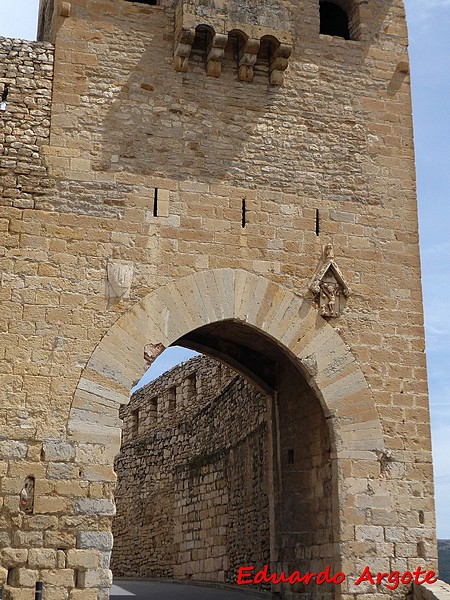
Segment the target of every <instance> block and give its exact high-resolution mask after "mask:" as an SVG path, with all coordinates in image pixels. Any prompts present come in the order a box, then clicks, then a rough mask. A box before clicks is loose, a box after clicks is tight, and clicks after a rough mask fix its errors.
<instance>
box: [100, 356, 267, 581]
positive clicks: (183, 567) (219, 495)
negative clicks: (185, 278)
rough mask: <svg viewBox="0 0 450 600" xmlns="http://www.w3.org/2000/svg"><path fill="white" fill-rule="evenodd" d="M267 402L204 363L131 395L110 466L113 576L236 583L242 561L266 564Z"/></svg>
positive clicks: (178, 370)
mask: <svg viewBox="0 0 450 600" xmlns="http://www.w3.org/2000/svg"><path fill="white" fill-rule="evenodd" d="M194 377H195V380H194ZM172 392H173V395H172V396H170V395H171V394H172ZM170 397H171V398H172V401H170ZM266 403H267V398H266V396H265V395H264V394H262V393H261V392H259V391H258V390H257V389H256V388H254V387H253V386H252V385H250V384H249V383H248V382H246V381H245V380H244V379H242V378H241V377H240V376H238V375H236V373H235V372H234V371H232V370H231V369H229V368H227V367H225V366H223V365H221V364H219V363H217V362H215V361H213V360H211V359H208V358H206V357H204V356H200V357H196V358H194V359H192V360H190V361H188V362H187V363H185V364H182V365H180V366H178V367H176V368H174V369H172V370H171V371H169V372H168V373H166V374H164V375H162V376H161V377H159V378H158V379H157V380H155V381H154V382H151V383H150V384H148V385H147V386H145V387H143V388H142V389H140V390H138V391H137V392H136V393H135V394H134V395H133V396H132V398H131V401H130V404H129V405H128V406H126V407H124V408H123V409H122V415H121V416H122V417H123V418H124V430H123V432H124V443H123V446H122V450H121V453H120V454H119V456H118V458H117V460H116V470H117V476H118V487H117V491H116V504H117V516H116V518H115V520H114V526H113V527H114V550H113V556H112V569H113V572H114V573H115V575H122V576H141V577H155V576H156V577H176V578H182V579H184V578H193V579H199V580H206V581H208V580H211V581H235V580H236V576H237V569H238V567H239V566H241V565H242V564H244V562H245V561H249V560H250V561H251V563H252V564H258V565H261V566H262V565H264V564H266V563H268V561H269V505H268V481H267V477H268V466H267V460H268V458H267V451H268V441H267V420H266V419H267V415H266ZM156 405H157V406H158V409H157V410H155V407H156ZM137 413H138V414H139V416H138V417H137Z"/></svg>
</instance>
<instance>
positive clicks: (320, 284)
mask: <svg viewBox="0 0 450 600" xmlns="http://www.w3.org/2000/svg"><path fill="white" fill-rule="evenodd" d="M309 289H310V290H311V292H312V293H313V294H314V296H315V298H316V302H317V304H318V305H319V311H320V314H321V315H322V317H331V318H336V317H339V316H340V315H341V314H342V311H343V310H344V308H345V299H346V298H348V296H349V295H350V288H349V287H348V285H347V282H346V281H345V279H344V276H343V275H342V273H341V271H340V269H339V267H338V266H337V264H336V262H335V260H334V250H333V246H332V244H326V246H324V248H323V253H322V259H321V261H320V263H319V267H318V269H317V272H316V274H315V275H314V278H313V280H312V281H311V283H310V286H309Z"/></svg>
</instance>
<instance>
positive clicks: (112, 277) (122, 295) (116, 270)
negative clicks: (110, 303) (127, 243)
mask: <svg viewBox="0 0 450 600" xmlns="http://www.w3.org/2000/svg"><path fill="white" fill-rule="evenodd" d="M132 280H133V265H132V264H131V263H125V262H115V261H110V262H109V263H108V285H107V296H108V298H112V299H115V298H117V299H120V300H127V299H128V298H129V297H130V290H131V282H132Z"/></svg>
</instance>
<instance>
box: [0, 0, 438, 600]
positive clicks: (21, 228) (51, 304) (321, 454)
mask: <svg viewBox="0 0 450 600" xmlns="http://www.w3.org/2000/svg"><path fill="white" fill-rule="evenodd" d="M336 4H338V5H339V7H340V9H342V10H343V11H344V15H346V17H345V18H346V19H348V31H349V36H348V37H349V38H350V39H348V40H347V39H344V38H343V37H339V36H330V35H325V34H321V33H320V31H321V29H320V28H321V24H320V3H319V1H318V0H301V1H300V0H298V1H295V2H294V1H291V0H261V1H259V2H255V3H250V2H246V3H240V2H234V1H233V0H229V1H228V0H224V1H223V2H217V3H215V4H214V7H215V8H214V9H213V8H212V4H208V7H205V6H204V3H203V2H200V0H199V1H197V0H178V1H177V2H175V3H174V4H172V2H171V0H161V3H160V4H158V5H155V6H151V5H148V4H143V3H139V2H129V1H127V0H72V1H71V2H61V1H60V0H42V1H41V6H40V17H39V34H38V38H39V40H40V41H38V42H35V43H34V42H25V41H22V40H10V39H3V38H2V39H0V86H2V85H3V87H4V86H5V85H6V86H8V87H9V93H8V98H7V106H6V110H5V111H0V227H1V231H2V244H1V251H0V269H1V270H0V278H1V279H0V298H1V302H2V310H1V313H0V332H1V334H0V353H1V359H2V360H1V362H0V377H1V382H0V383H1V385H0V390H1V395H0V403H1V404H0V406H1V409H0V585H1V586H3V588H4V598H5V599H6V600H32V599H33V597H34V586H35V583H36V581H42V582H43V586H44V597H45V600H80V599H82V600H105V599H106V598H108V597H109V587H110V583H111V578H112V574H111V571H110V568H109V557H110V551H111V548H112V544H113V542H112V536H111V531H112V522H113V519H114V515H115V512H116V507H115V503H114V491H115V488H116V473H115V471H114V458H115V457H116V455H117V454H118V453H119V450H120V444H121V431H122V419H121V418H120V414H119V409H120V407H121V406H122V405H125V404H127V403H128V401H129V396H130V389H131V387H132V385H133V384H134V382H135V381H136V380H137V379H139V377H140V376H141V375H142V373H143V371H144V369H145V368H146V366H148V362H147V360H145V359H144V353H145V356H146V358H147V359H150V362H151V360H152V357H153V356H154V355H155V354H157V352H158V351H159V350H161V349H162V348H166V347H168V346H170V345H172V344H181V345H183V346H186V347H189V348H193V349H195V350H198V351H200V352H203V353H206V354H208V355H210V356H212V357H213V358H214V357H215V358H218V359H219V360H221V361H222V362H224V363H226V364H227V365H228V366H229V367H230V368H233V369H235V370H236V371H237V372H238V373H239V374H240V375H242V376H244V377H245V378H247V379H248V380H249V381H250V382H252V384H253V385H256V386H257V387H258V389H260V390H261V391H263V392H264V393H265V394H267V395H269V397H270V398H271V402H270V406H269V409H268V412H267V414H268V417H267V439H268V447H267V470H266V472H265V475H264V476H265V477H266V478H267V489H268V492H267V494H268V505H269V534H268V538H269V554H270V569H271V570H272V571H276V570H282V569H285V570H293V569H295V568H297V567H298V566H299V565H300V566H301V565H308V568H309V569H314V568H319V567H321V566H323V565H324V564H329V565H331V566H332V568H333V569H335V570H342V571H343V572H344V573H345V574H346V575H347V578H346V580H345V582H344V583H343V584H342V585H341V586H337V587H333V589H325V588H323V589H321V590H317V589H313V588H311V589H310V590H309V591H310V592H311V593H312V594H313V595H314V596H315V597H318V596H320V597H321V598H322V597H325V596H327V598H331V596H336V597H339V598H343V599H344V600H351V599H352V600H353V599H354V598H355V597H359V596H361V597H362V596H364V598H366V597H367V594H369V595H373V596H374V598H376V597H377V596H378V594H379V590H378V589H377V588H376V586H372V585H370V584H367V585H361V586H359V587H358V586H354V584H353V583H352V582H354V576H355V574H358V573H360V572H361V567H364V566H366V565H369V566H370V567H371V568H372V569H374V570H375V571H378V570H382V571H390V570H399V571H404V570H407V569H414V568H416V567H417V566H418V565H422V566H424V567H427V568H435V567H436V556H437V552H436V539H435V513H434V500H433V476H432V456H431V441H430V424H429V408H428V398H427V379H426V363H425V355H424V334H423V311H422V295H421V283H420V259H419V248H418V231H417V205H416V191H415V174H414V151H413V132H412V121H411V99H410V78H409V68H408V55H407V43H408V41H407V31H406V23H405V13H404V7H403V2H402V1H401V0H376V1H375V0H367V1H366V2H360V1H359V0H345V1H344V0H342V1H341V0H339V1H338V0H336ZM180 23H181V25H180ZM184 29H186V30H188V33H187V34H186V36H187V38H188V39H187V41H186V40H185V39H184V38H183V36H184V35H185V34H184ZM189 32H190V33H189ZM192 32H194V39H193V40H192V45H191V46H190V48H188V47H186V48H181V50H182V51H178V54H177V48H179V46H180V44H181V45H183V44H184V45H185V46H189V43H190V40H191V38H192ZM189 36H190V37H189ZM188 42H189V43H188ZM183 52H184V54H183ZM177 56H178V57H179V61H180V62H182V63H183V64H182V67H183V68H182V69H181V70H177V68H176V67H177V64H176V63H177V60H178V58H177ZM185 59H186V61H185ZM183 61H185V62H186V64H184V62H183ZM174 63H175V64H174ZM174 67H175V68H174ZM0 89H1V87H0ZM328 244H332V246H333V248H334V253H335V257H336V263H337V264H338V266H339V269H340V271H341V273H342V274H343V276H344V278H345V280H346V282H347V285H348V286H349V288H350V289H351V292H352V293H351V295H349V297H348V298H347V299H346V305H345V306H343V307H341V308H342V310H340V311H339V313H340V314H337V315H336V316H327V315H323V316H322V315H321V314H320V306H318V304H317V302H316V300H317V297H316V296H315V294H314V293H313V292H311V290H310V289H309V286H310V283H311V280H312V279H313V277H314V274H315V273H316V270H317V266H318V261H319V259H320V256H321V255H322V252H323V248H324V247H326V246H327V245H328ZM112 265H116V266H118V269H117V270H115V269H114V268H112ZM108 266H109V267H110V268H109V269H108ZM124 267H126V269H125V268H124ZM125 275H126V276H125ZM111 284H113V285H111ZM122 290H123V293H122ZM331 308H332V307H331V306H330V304H329V303H328V309H329V310H330V311H331ZM335 312H337V311H335ZM155 349H158V350H155ZM304 419H306V421H305V426H304V427H303V429H300V431H301V432H302V434H301V435H299V433H298V431H299V424H300V421H302V420H304ZM308 419H309V420H308ZM246 452H247V450H246ZM251 452H252V450H251V449H250V448H249V449H248V453H249V456H250V455H251ZM302 457H304V460H305V461H306V463H305V464H307V465H310V466H311V469H309V468H308V469H307V472H303V471H302V470H301V469H300V468H298V469H297V467H298V466H299V465H301V464H302V462H301V461H302ZM292 458H293V459H294V461H295V462H294V463H292V462H291V460H292ZM293 465H294V466H293ZM205 468H206V467H205ZM204 475H205V477H206V478H208V477H209V476H210V479H211V481H210V482H209V483H208V484H207V485H208V486H210V487H209V488H208V490H207V492H208V493H211V494H215V493H217V494H218V496H217V497H219V496H220V494H221V493H225V492H224V491H223V489H222V488H221V489H220V491H219V488H218V487H217V489H214V485H215V484H214V477H212V475H213V473H210V474H209V476H208V475H207V474H206V473H205V474H204ZM28 478H29V479H28ZM27 479H28V481H31V480H34V496H33V507H32V511H31V510H30V507H29V506H28V505H27V510H22V508H21V503H20V499H21V494H22V490H23V489H24V482H25V481H26V480H27ZM208 481H209V480H208ZM219 481H220V480H219ZM188 489H189V488H188ZM194 491H195V490H194V489H193V490H192V492H194ZM27 493H28V492H27ZM179 493H180V502H184V503H185V505H186V510H188V511H189V510H190V509H189V508H188V507H189V506H190V504H189V494H188V493H187V492H186V491H185V490H184V488H183V491H182V490H180V491H179ZM201 501H202V500H201V497H198V496H193V497H192V502H201ZM180 544H187V541H186V540H180ZM220 545H221V544H220V543H218V544H217V546H218V547H220ZM218 554H220V551H218ZM199 560H202V559H199ZM236 560H237V559H236ZM187 562H188V561H186V562H183V561H182V562H181V563H180V565H177V566H178V567H180V569H181V571H180V574H182V575H184V573H186V571H184V570H183V569H185V567H186V565H187ZM174 567H175V565H174ZM213 570H214V567H211V568H208V572H209V573H210V572H212V571H213ZM223 570H224V569H223ZM199 572H200V571H199ZM201 572H202V573H206V571H201ZM273 592H274V593H275V592H276V593H278V594H281V597H284V598H286V599H291V598H296V597H298V593H297V590H295V589H294V588H291V587H289V586H284V588H282V589H276V590H275V589H274V590H273ZM299 592H300V593H301V592H302V590H299ZM383 592H387V593H389V594H390V595H393V596H402V597H404V596H405V595H406V594H407V593H408V592H409V586H406V587H405V586H400V587H399V588H398V589H397V590H395V591H389V590H384V589H383ZM361 600H362V599H361Z"/></svg>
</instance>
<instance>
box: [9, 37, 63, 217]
mask: <svg viewBox="0 0 450 600" xmlns="http://www.w3.org/2000/svg"><path fill="white" fill-rule="evenodd" d="M53 59H54V48H53V46H52V45H51V44H49V43H45V42H26V41H23V40H17V39H7V38H0V94H1V93H2V92H3V89H4V85H7V86H9V93H8V97H7V107H6V110H5V111H0V204H1V205H2V206H15V207H17V208H34V206H35V205H36V201H37V199H38V198H40V197H42V196H43V195H45V194H46V193H48V189H49V187H51V186H52V185H53V184H52V182H51V180H50V179H49V178H48V177H47V169H46V167H45V165H44V162H43V158H42V154H41V149H42V146H43V145H46V144H47V145H48V144H49V141H50V116H51V102H52V88H53Z"/></svg>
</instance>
